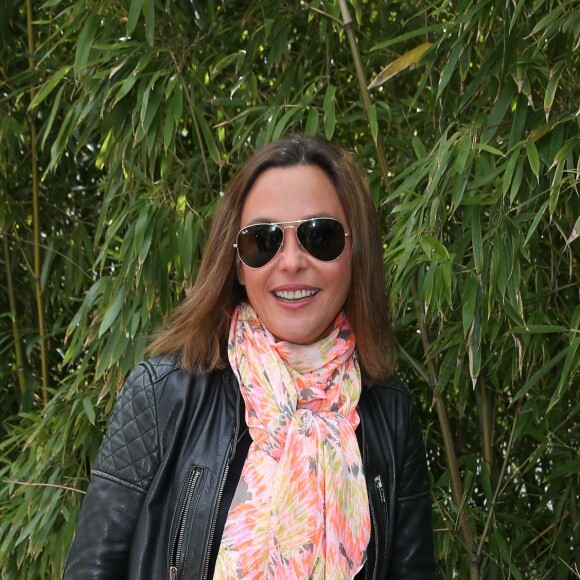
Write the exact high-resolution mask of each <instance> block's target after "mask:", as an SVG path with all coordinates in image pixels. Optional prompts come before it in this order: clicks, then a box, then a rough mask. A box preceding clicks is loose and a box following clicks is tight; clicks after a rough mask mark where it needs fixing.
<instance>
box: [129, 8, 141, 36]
mask: <svg viewBox="0 0 580 580" xmlns="http://www.w3.org/2000/svg"><path fill="white" fill-rule="evenodd" d="M142 5H143V0H131V6H130V8H129V18H128V19H127V36H131V35H132V34H133V32H134V30H135V27H136V26H137V22H139V16H140V14H141V6H142Z"/></svg>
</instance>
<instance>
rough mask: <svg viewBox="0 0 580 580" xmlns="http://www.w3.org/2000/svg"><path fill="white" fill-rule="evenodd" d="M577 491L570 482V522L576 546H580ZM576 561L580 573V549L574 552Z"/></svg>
mask: <svg viewBox="0 0 580 580" xmlns="http://www.w3.org/2000/svg"><path fill="white" fill-rule="evenodd" d="M576 490H577V488H575V486H574V484H573V483H572V482H571V481H570V482H568V495H569V502H570V520H571V523H572V526H571V527H572V538H573V542H574V545H575V546H580V529H579V527H578V506H577V505H576ZM574 561H575V563H576V571H580V549H578V548H576V549H575V550H574Z"/></svg>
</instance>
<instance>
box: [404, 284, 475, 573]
mask: <svg viewBox="0 0 580 580" xmlns="http://www.w3.org/2000/svg"><path fill="white" fill-rule="evenodd" d="M411 291H412V295H413V297H414V298H415V312H416V315H417V323H418V325H419V330H420V332H421V342H422V344H423V351H424V352H425V354H426V355H427V353H429V351H430V350H431V347H430V342H431V341H430V339H429V332H428V330H427V326H426V324H425V318H424V316H423V313H422V312H423V311H422V305H421V303H420V301H419V297H418V293H417V285H416V283H415V282H413V286H412V290H411ZM427 369H428V371H429V377H430V379H431V388H432V389H433V390H434V389H435V385H437V381H438V378H439V371H438V369H437V366H436V364H435V361H434V360H433V359H428V360H427ZM434 405H435V410H436V411H437V417H438V419H439V425H440V426H441V435H442V436H443V446H444V448H445V458H446V461H447V469H448V470H449V475H450V480H451V498H452V500H453V503H454V504H455V506H456V508H457V514H458V515H457V517H458V521H459V528H460V529H461V533H462V535H463V544H464V546H465V551H466V556H467V561H468V566H469V578H470V580H479V569H478V566H477V555H476V551H475V541H474V539H473V535H472V533H471V528H470V526H469V522H468V521H467V517H466V515H465V511H464V509H463V505H464V490H463V483H462V482H461V477H460V475H459V466H458V464H457V454H456V453H455V446H454V444H453V435H452V433H451V424H450V423H449V415H448V413H447V404H446V402H445V397H444V395H443V394H441V395H438V396H437V397H435V400H434Z"/></svg>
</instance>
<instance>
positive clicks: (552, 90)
mask: <svg viewBox="0 0 580 580" xmlns="http://www.w3.org/2000/svg"><path fill="white" fill-rule="evenodd" d="M563 68H564V63H559V64H558V65H556V66H555V67H554V68H553V69H552V71H551V73H550V80H549V81H548V86H547V87H546V93H545V94H544V113H545V114H546V123H547V122H548V119H549V117H550V112H551V110H552V105H553V104H554V98H555V96H556V91H557V90H558V83H559V82H560V76H561V74H562V69H563Z"/></svg>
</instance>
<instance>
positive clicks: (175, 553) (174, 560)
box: [169, 467, 201, 580]
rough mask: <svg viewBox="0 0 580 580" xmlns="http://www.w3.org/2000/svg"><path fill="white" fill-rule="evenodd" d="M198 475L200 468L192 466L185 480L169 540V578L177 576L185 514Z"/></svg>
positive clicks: (186, 514) (173, 579)
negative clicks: (177, 515)
mask: <svg viewBox="0 0 580 580" xmlns="http://www.w3.org/2000/svg"><path fill="white" fill-rule="evenodd" d="M200 475H201V469H198V468H195V467H194V468H192V470H191V472H190V474H189V478H188V480H187V486H186V488H185V495H184V498H183V503H182V505H181V510H180V512H179V518H178V520H177V527H176V529H175V535H174V536H173V541H172V542H171V556H170V558H169V580H175V579H176V578H177V573H178V572H179V570H178V568H177V565H178V564H179V562H180V560H181V551H182V549H183V536H184V534H185V524H186V522H187V516H188V514H189V508H190V506H191V500H192V498H193V493H194V492H195V488H196V486H197V482H198V480H199V476H200Z"/></svg>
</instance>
